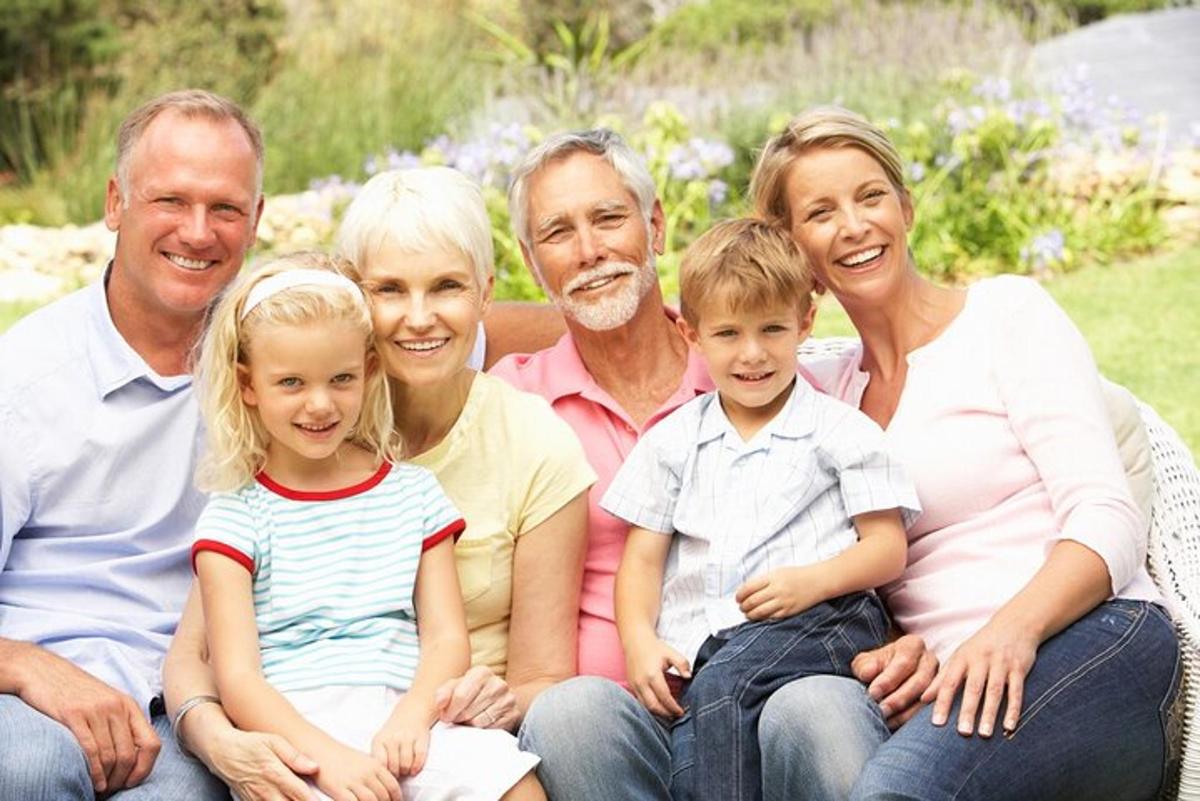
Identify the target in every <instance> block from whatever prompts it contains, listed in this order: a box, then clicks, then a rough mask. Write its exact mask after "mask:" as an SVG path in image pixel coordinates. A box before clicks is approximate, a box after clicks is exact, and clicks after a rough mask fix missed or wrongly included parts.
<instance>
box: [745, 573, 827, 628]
mask: <svg viewBox="0 0 1200 801" xmlns="http://www.w3.org/2000/svg"><path fill="white" fill-rule="evenodd" d="M821 578H822V575H821V570H820V569H818V566H817V565H805V566H804V567H781V568H779V569H778V570H772V571H771V572H770V573H764V574H763V575H761V576H755V577H754V578H752V579H747V581H746V583H745V584H743V585H742V586H740V587H738V591H737V594H736V595H735V596H734V597H735V599H736V600H737V602H738V605H739V606H740V607H741V610H742V612H743V614H745V615H746V617H747V618H749V619H750V620H779V619H780V618H784V617H791V616H792V615H796V614H799V613H800V612H803V611H804V610H805V609H808V608H809V607H812V606H816V605H817V604H819V603H821V601H824V600H826V599H828V598H829V595H828V593H827V592H826V590H825V589H824V583H823V582H822V581H821Z"/></svg>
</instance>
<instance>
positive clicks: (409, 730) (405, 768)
mask: <svg viewBox="0 0 1200 801" xmlns="http://www.w3.org/2000/svg"><path fill="white" fill-rule="evenodd" d="M371 754H372V755H373V756H374V757H375V758H376V759H378V760H379V761H380V762H382V763H383V764H385V765H387V769H388V772H389V773H391V774H392V775H393V776H396V777H397V778H399V777H400V776H415V775H416V774H418V773H420V772H421V768H423V767H425V758H426V756H428V755H429V715H427V714H424V713H422V712H421V711H420V710H418V709H414V708H413V707H412V706H411V705H406V704H405V703H404V701H403V700H401V701H400V703H398V704H396V709H395V710H394V711H393V712H392V714H391V716H390V717H388V719H387V722H386V723H384V724H383V727H382V728H381V729H380V730H379V731H378V732H376V734H375V737H374V738H372V740H371Z"/></svg>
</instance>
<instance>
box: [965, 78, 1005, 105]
mask: <svg viewBox="0 0 1200 801" xmlns="http://www.w3.org/2000/svg"><path fill="white" fill-rule="evenodd" d="M972 91H973V92H974V93H975V95H976V96H977V97H980V98H983V100H985V101H988V102H991V103H1003V102H1005V101H1007V100H1008V99H1009V98H1010V97H1012V83H1011V82H1010V81H1009V80H1008V78H984V79H983V80H982V81H980V82H979V83H977V84H976V85H975V88H974V89H973V90H972Z"/></svg>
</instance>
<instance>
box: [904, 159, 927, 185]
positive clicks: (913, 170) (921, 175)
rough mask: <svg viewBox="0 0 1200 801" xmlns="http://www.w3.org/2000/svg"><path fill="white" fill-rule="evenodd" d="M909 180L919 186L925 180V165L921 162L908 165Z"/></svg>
mask: <svg viewBox="0 0 1200 801" xmlns="http://www.w3.org/2000/svg"><path fill="white" fill-rule="evenodd" d="M908 178H909V180H911V181H912V182H913V183H914V184H919V183H921V181H923V180H924V179H925V165H924V164H922V163H921V162H919V161H914V162H913V163H912V164H909V165H908Z"/></svg>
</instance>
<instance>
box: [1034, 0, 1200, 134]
mask: <svg viewBox="0 0 1200 801" xmlns="http://www.w3.org/2000/svg"><path fill="white" fill-rule="evenodd" d="M1034 62H1035V64H1037V65H1038V68H1039V72H1040V73H1041V74H1042V75H1043V76H1044V77H1045V78H1046V79H1047V80H1050V79H1052V78H1053V75H1054V74H1056V73H1061V72H1062V71H1064V70H1066V71H1073V70H1074V69H1076V67H1077V66H1078V65H1080V64H1086V65H1087V70H1088V72H1087V74H1088V77H1089V79H1090V80H1091V81H1092V83H1093V84H1094V85H1095V87H1096V90H1097V91H1098V92H1099V94H1100V96H1101V97H1105V96H1107V95H1110V94H1111V95H1116V96H1117V97H1118V98H1120V100H1121V101H1123V102H1125V103H1128V104H1129V105H1131V106H1133V107H1135V108H1137V109H1138V110H1140V111H1141V112H1142V113H1144V114H1147V115H1150V114H1158V113H1163V114H1166V115H1167V121H1168V126H1169V129H1168V130H1169V136H1170V137H1171V138H1184V137H1189V136H1191V126H1192V125H1193V124H1195V125H1197V126H1200V8H1174V9H1166V10H1163V11H1154V12H1148V13H1144V14H1122V15H1120V16H1116V17H1111V18H1109V19H1106V20H1103V21H1101V22H1097V23H1095V24H1092V25H1087V26H1085V27H1083V28H1079V29H1077V30H1074V31H1072V32H1071V33H1068V34H1066V35H1064V36H1059V37H1056V38H1054V39H1050V40H1048V41H1045V42H1042V43H1041V44H1039V45H1038V46H1037V47H1035V48H1034ZM1198 135H1200V134H1198Z"/></svg>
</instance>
